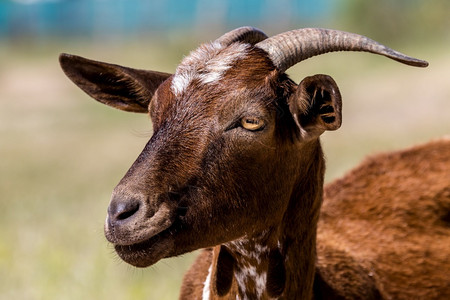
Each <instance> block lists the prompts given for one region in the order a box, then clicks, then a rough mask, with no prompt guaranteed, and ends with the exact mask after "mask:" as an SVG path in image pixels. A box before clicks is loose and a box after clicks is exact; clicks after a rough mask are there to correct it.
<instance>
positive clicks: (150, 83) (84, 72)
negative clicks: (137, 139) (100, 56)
mask: <svg viewBox="0 0 450 300" xmlns="http://www.w3.org/2000/svg"><path fill="white" fill-rule="evenodd" d="M59 62H60V64H61V68H62V69H63V71H64V73H65V74H66V75H67V77H69V78H70V80H72V81H73V82H74V83H75V84H76V85H77V86H78V87H80V88H81V89H82V90H83V91H85V92H86V93H87V94H88V95H89V96H91V97H92V98H94V99H95V100H97V101H99V102H101V103H103V104H106V105H109V106H112V107H114V108H117V109H121V110H125V111H131V112H140V113H146V112H148V104H149V102H150V100H151V98H152V96H153V94H154V93H155V91H156V89H157V88H158V86H159V85H160V84H161V83H162V82H164V81H165V80H166V79H167V78H169V77H170V76H171V74H167V73H161V72H156V71H145V70H136V69H132V68H127V67H122V66H118V65H113V64H108V63H104V62H99V61H95V60H90V59H86V58H83V57H80V56H75V55H70V54H65V53H63V54H61V55H60V56H59Z"/></svg>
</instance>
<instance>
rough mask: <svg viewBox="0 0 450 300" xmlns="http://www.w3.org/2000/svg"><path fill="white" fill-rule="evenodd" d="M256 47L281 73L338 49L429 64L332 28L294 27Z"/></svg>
mask: <svg viewBox="0 0 450 300" xmlns="http://www.w3.org/2000/svg"><path fill="white" fill-rule="evenodd" d="M256 46H257V47H259V48H261V49H263V50H265V51H266V52H267V53H268V54H269V57H270V58H271V59H272V61H273V63H274V65H275V66H276V67H277V68H278V69H279V70H280V71H281V72H284V71H286V70H287V69H289V68H290V67H292V66H293V65H295V64H297V63H299V62H301V61H302V60H305V59H307V58H310V57H313V56H316V55H320V54H324V53H328V52H334V51H364V52H371V53H375V54H380V55H384V56H386V57H389V58H391V59H393V60H396V61H398V62H401V63H404V64H407V65H410V66H415V67H426V66H428V62H426V61H424V60H420V59H416V58H413V57H409V56H407V55H404V54H402V53H400V52H397V51H395V50H393V49H391V48H388V47H386V46H384V45H381V44H379V43H378V42H376V41H374V40H371V39H369V38H367V37H365V36H362V35H358V34H354V33H349V32H344V31H339V30H331V29H319V28H303V29H297V30H292V31H288V32H284V33H280V34H278V35H276V36H273V37H271V38H268V39H266V40H264V41H261V42H259V43H258V44H256Z"/></svg>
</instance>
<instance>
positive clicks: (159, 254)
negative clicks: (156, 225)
mask: <svg viewBox="0 0 450 300" xmlns="http://www.w3.org/2000/svg"><path fill="white" fill-rule="evenodd" d="M175 223H176V222H175ZM175 223H174V224H172V225H171V226H170V227H169V228H167V229H165V230H164V231H161V232H160V233H158V234H156V235H154V236H152V237H150V238H149V239H147V240H144V241H141V242H138V243H135V244H130V245H114V249H115V250H116V253H117V254H118V255H119V257H120V258H121V259H122V260H123V261H125V262H126V263H128V264H130V265H133V266H135V267H138V268H145V267H148V266H151V265H153V264H155V263H156V262H158V261H159V260H160V259H162V258H165V257H168V256H170V254H171V252H172V249H173V246H174V238H173V235H174V234H175V232H176V227H177V225H176V224H175Z"/></svg>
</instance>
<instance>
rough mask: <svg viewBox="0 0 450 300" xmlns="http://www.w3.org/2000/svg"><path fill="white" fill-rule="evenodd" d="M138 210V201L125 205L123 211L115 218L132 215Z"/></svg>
mask: <svg viewBox="0 0 450 300" xmlns="http://www.w3.org/2000/svg"><path fill="white" fill-rule="evenodd" d="M138 210H139V203H135V204H133V205H129V206H126V207H125V208H124V210H123V211H121V212H119V214H118V215H117V217H116V218H117V220H125V219H128V218H129V217H131V216H132V215H134V214H135V213H136V212H137V211H138Z"/></svg>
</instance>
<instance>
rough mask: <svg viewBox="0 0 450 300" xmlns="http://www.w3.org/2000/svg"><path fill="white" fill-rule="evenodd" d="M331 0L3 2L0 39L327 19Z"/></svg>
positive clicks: (77, 0)
mask: <svg viewBox="0 0 450 300" xmlns="http://www.w3.org/2000/svg"><path fill="white" fill-rule="evenodd" d="M332 6H333V5H332V1H331V0H315V1H310V0H266V1H260V0H230V1H222V0H154V1H146V0H115V1H108V0H6V1H5V0H4V1H0V37H13V38H15V37H22V36H25V37H26V36H32V37H46V36H92V35H99V34H100V35H102V34H103V35H114V36H116V35H117V36H127V35H133V34H139V33H143V32H152V31H154V32H159V33H161V32H165V31H168V30H173V29H180V28H183V29H186V28H196V29H197V30H198V29H205V30H208V28H209V26H213V27H234V26H240V25H244V24H249V25H254V26H258V25H262V24H267V23H269V24H275V25H276V24H278V25H280V24H282V25H291V24H299V22H301V21H305V20H311V19H317V18H323V17H325V16H327V14H328V13H329V12H330V10H331V7H332Z"/></svg>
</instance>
